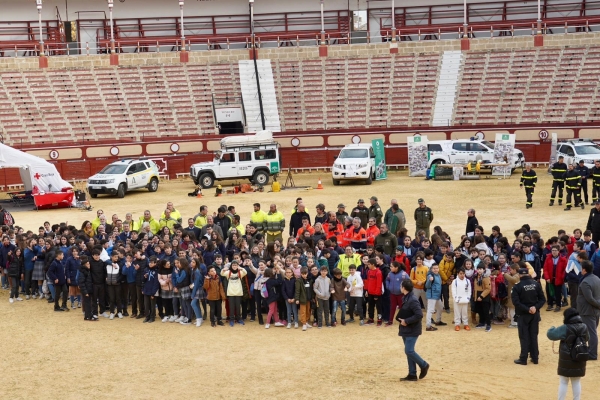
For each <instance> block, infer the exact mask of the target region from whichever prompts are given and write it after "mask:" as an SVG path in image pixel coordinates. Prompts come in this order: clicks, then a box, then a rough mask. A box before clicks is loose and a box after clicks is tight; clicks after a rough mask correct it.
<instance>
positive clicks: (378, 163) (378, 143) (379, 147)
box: [371, 139, 387, 181]
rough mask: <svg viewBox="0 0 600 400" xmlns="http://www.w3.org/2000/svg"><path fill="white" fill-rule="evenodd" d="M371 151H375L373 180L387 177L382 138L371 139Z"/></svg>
mask: <svg viewBox="0 0 600 400" xmlns="http://www.w3.org/2000/svg"><path fill="white" fill-rule="evenodd" d="M371 144H372V145H373V152H374V153H375V180H376V181H379V180H383V179H387V167H386V165H385V147H384V146H383V139H375V140H372V141H371Z"/></svg>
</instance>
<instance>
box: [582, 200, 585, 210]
mask: <svg viewBox="0 0 600 400" xmlns="http://www.w3.org/2000/svg"><path fill="white" fill-rule="evenodd" d="M581 209H582V210H583V209H585V205H584V204H583V202H581Z"/></svg>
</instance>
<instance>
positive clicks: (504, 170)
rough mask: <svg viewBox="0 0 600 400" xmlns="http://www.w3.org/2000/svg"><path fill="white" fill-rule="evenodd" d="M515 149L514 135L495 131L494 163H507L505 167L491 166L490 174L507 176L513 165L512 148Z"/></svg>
mask: <svg viewBox="0 0 600 400" xmlns="http://www.w3.org/2000/svg"><path fill="white" fill-rule="evenodd" d="M514 149H515V135H514V134H508V133H497V134H496V143H495V145H494V164H508V165H507V166H506V167H493V168H492V175H501V176H507V175H510V174H511V169H512V165H513V162H512V160H513V150H514Z"/></svg>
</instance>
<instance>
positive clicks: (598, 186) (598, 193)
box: [590, 160, 600, 203]
mask: <svg viewBox="0 0 600 400" xmlns="http://www.w3.org/2000/svg"><path fill="white" fill-rule="evenodd" d="M590 177H591V178H592V203H595V202H596V200H600V160H596V161H594V168H592V170H591V171H590Z"/></svg>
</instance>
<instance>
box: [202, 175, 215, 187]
mask: <svg viewBox="0 0 600 400" xmlns="http://www.w3.org/2000/svg"><path fill="white" fill-rule="evenodd" d="M199 182H200V186H202V189H210V188H211V187H213V185H214V184H215V180H214V178H213V177H212V175H211V174H202V176H200V179H199Z"/></svg>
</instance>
